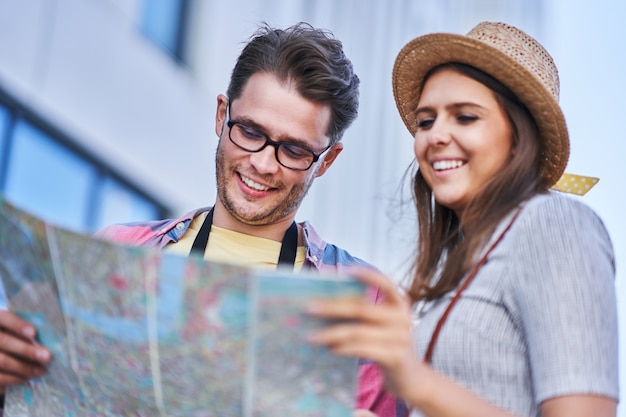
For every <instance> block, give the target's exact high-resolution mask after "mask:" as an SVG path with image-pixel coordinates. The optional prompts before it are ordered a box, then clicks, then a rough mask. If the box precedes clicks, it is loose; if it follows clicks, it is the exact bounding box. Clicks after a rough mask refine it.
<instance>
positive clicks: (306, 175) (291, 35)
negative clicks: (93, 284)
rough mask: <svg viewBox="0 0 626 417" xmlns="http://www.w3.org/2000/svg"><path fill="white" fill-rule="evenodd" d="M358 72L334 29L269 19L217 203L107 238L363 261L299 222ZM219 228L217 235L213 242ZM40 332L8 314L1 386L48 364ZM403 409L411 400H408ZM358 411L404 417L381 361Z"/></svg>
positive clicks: (225, 117) (239, 92)
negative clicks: (280, 25)
mask: <svg viewBox="0 0 626 417" xmlns="http://www.w3.org/2000/svg"><path fill="white" fill-rule="evenodd" d="M358 86H359V79H358V77H357V75H356V74H355V73H354V71H353V68H352V63H351V62H350V60H349V59H348V58H347V57H346V56H345V54H344V52H343V49H342V44H341V42H340V41H338V40H336V39H334V38H333V37H332V35H331V34H330V33H328V32H325V31H323V30H320V29H315V28H312V27H311V26H309V25H307V24H298V25H295V26H292V27H290V28H287V29H285V30H277V29H272V28H270V27H267V26H265V27H263V28H261V29H259V31H258V32H257V33H256V34H255V35H254V36H253V38H252V39H251V41H250V42H249V43H248V44H247V45H246V46H245V47H244V49H243V51H242V53H241V55H240V56H239V58H238V60H237V63H236V65H235V68H234V69H233V72H232V75H231V80H230V85H229V87H228V91H227V95H222V94H220V95H219V96H218V97H217V111H216V115H215V132H216V134H217V136H218V138H219V141H218V147H217V154H216V179H217V197H218V198H217V200H216V202H215V205H214V206H213V207H212V208H203V209H198V210H195V211H193V212H191V213H188V214H187V215H185V216H183V217H182V218H180V219H176V220H162V221H153V222H145V223H135V224H130V225H112V226H109V227H107V228H105V229H104V230H102V231H100V232H99V233H97V236H98V237H100V238H104V239H108V240H113V241H117V242H121V243H126V244H134V245H149V246H158V247H160V248H163V249H164V250H166V251H171V252H174V253H179V254H183V255H188V254H190V253H191V252H197V253H199V254H203V255H204V257H205V259H209V260H213V261H220V262H231V263H238V264H245V265H250V266H255V267H260V266H265V267H271V268H275V267H276V266H277V264H278V263H279V262H280V263H284V264H288V265H293V266H294V269H296V270H300V269H302V268H305V269H313V270H318V271H320V272H330V273H334V272H340V271H341V270H342V269H343V268H345V267H348V266H353V265H357V264H364V263H363V261H361V260H359V259H357V258H354V257H352V256H351V255H350V254H349V253H348V252H346V251H345V250H343V249H340V248H338V247H336V246H334V245H331V244H329V243H327V242H325V241H324V240H323V239H322V238H321V237H320V236H319V235H318V234H317V232H316V231H315V230H314V229H313V227H312V226H311V225H310V224H309V223H307V222H304V223H301V224H297V225H296V223H295V222H294V218H295V216H296V212H297V210H298V208H299V207H300V205H301V203H302V200H303V199H304V196H305V195H306V193H307V192H308V190H309V188H310V187H311V185H312V184H313V181H314V179H315V178H316V177H319V176H321V175H324V173H326V171H327V170H328V168H330V166H331V165H332V164H333V162H334V161H335V158H337V156H338V155H339V154H340V153H341V151H342V149H343V144H342V143H341V142H340V140H341V138H342V136H343V133H344V131H345V130H346V129H347V128H348V126H349V125H350V124H351V123H352V122H353V121H354V119H355V118H356V116H357V112H358V99H359V93H358ZM209 234H210V239H209ZM34 337H35V329H34V328H33V326H31V325H30V324H29V323H27V322H24V321H23V320H21V319H20V318H18V317H17V316H16V315H15V314H13V313H11V312H8V311H3V312H0V389H1V390H2V391H4V389H5V387H6V386H8V385H11V384H16V383H19V382H23V381H25V380H27V379H29V378H32V377H37V376H40V375H42V374H43V372H45V364H46V363H47V362H48V361H49V360H50V353H49V352H48V351H47V350H46V349H44V348H43V347H41V346H38V345H36V344H34V343H32V342H31V341H32V340H33V339H34ZM399 407H400V408H402V406H401V405H400V406H399ZM357 408H362V409H369V410H371V411H372V412H374V413H376V415H378V416H396V402H395V400H394V399H393V398H391V397H389V396H388V395H386V394H385V393H384V392H383V390H382V378H381V376H380V374H379V373H378V371H377V368H375V367H374V365H372V364H366V363H363V364H362V366H361V368H360V386H359V395H358V401H357Z"/></svg>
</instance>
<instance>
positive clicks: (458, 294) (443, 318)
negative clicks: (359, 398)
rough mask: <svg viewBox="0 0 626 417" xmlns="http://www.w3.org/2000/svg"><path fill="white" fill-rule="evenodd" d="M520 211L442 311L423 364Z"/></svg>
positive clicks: (430, 360) (409, 410) (429, 357)
mask: <svg viewBox="0 0 626 417" xmlns="http://www.w3.org/2000/svg"><path fill="white" fill-rule="evenodd" d="M520 211H521V209H519V210H517V213H515V215H514V216H513V218H512V219H511V222H510V223H509V224H508V225H507V227H506V228H505V229H504V230H503V231H502V233H500V236H498V239H496V241H495V242H493V244H492V245H491V247H490V248H489V249H488V250H487V252H485V254H484V255H483V256H482V258H480V260H479V261H478V262H477V263H476V265H474V267H473V268H472V271H471V272H470V274H469V276H468V277H467V279H466V280H465V282H463V285H461V287H459V289H458V290H457V292H456V294H455V295H454V297H453V298H452V300H451V301H450V304H448V307H447V308H446V311H444V312H443V314H442V315H441V317H440V318H439V321H438V322H437V326H435V331H434V332H433V335H432V336H431V338H430V343H428V349H426V354H425V355H424V362H426V363H427V364H430V363H432V358H433V351H434V350H435V344H436V343H437V339H438V338H439V333H440V332H441V328H442V327H443V325H444V323H445V322H446V320H447V319H448V316H449V315H450V311H452V308H453V307H454V305H455V304H456V302H457V301H459V298H461V294H462V293H463V291H465V289H466V288H467V287H468V286H469V285H470V283H471V282H472V281H473V280H474V277H475V276H476V274H477V273H478V270H479V269H480V268H481V267H482V266H483V265H484V264H485V262H487V257H488V256H489V254H490V253H491V251H492V250H494V248H495V247H496V246H498V243H500V241H502V239H503V238H504V235H505V234H506V232H508V231H509V229H510V228H511V226H513V222H515V219H517V216H518V215H519V214H520ZM412 411H413V409H412V408H409V409H408V411H407V414H406V416H407V417H409V416H410V415H411V412H412Z"/></svg>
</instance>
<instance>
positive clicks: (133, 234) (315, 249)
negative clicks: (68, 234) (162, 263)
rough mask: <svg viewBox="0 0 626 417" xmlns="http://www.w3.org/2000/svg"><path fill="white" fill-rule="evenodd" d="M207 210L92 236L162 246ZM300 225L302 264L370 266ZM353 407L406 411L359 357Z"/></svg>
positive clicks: (385, 415) (381, 415)
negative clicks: (304, 254) (356, 387)
mask: <svg viewBox="0 0 626 417" xmlns="http://www.w3.org/2000/svg"><path fill="white" fill-rule="evenodd" d="M208 210H210V207H205V208H201V209H198V210H194V211H191V212H189V213H187V214H185V215H184V216H182V217H180V218H178V219H175V220H172V219H166V220H156V221H149V222H137V223H128V224H115V225H111V226H108V227H106V228H104V229H102V230H101V231H99V232H98V233H96V234H95V237H97V238H100V239H105V240H109V241H113V242H118V243H123V244H130V245H137V246H156V247H159V248H164V247H165V246H166V245H168V244H170V243H175V242H178V240H179V239H180V238H181V237H182V236H183V235H184V234H185V233H186V232H187V230H188V229H189V225H190V224H191V221H192V220H193V219H194V218H195V217H197V216H199V215H200V214H202V213H204V212H206V211H208ZM300 225H301V226H302V230H303V236H304V246H305V248H306V251H305V252H306V258H305V261H304V266H303V268H306V269H314V270H317V271H319V272H323V273H340V272H342V271H344V270H345V268H346V267H350V266H355V265H361V266H365V267H370V268H372V266H371V265H369V264H367V263H366V262H364V261H363V260H361V259H359V258H355V257H353V256H352V255H350V254H349V253H348V252H347V251H345V250H343V249H341V248H338V247H337V246H335V245H332V244H330V243H327V242H326V241H324V240H323V239H322V238H321V237H320V236H319V235H318V234H317V232H316V231H315V229H314V228H313V226H311V224H310V223H308V222H303V223H301V224H300ZM371 296H372V298H374V299H375V300H378V296H377V293H376V291H371ZM356 408H358V409H361V408H362V409H367V410H370V411H372V412H373V413H374V414H376V415H377V416H378V417H405V416H406V415H407V409H406V406H405V404H404V403H403V402H402V401H396V400H395V398H394V397H392V396H391V395H389V394H388V393H386V392H385V391H384V390H383V377H382V374H381V373H380V370H379V369H378V367H377V366H376V365H375V364H373V363H371V362H368V361H361V362H360V365H359V387H358V394H357V403H356ZM0 417H1V416H0Z"/></svg>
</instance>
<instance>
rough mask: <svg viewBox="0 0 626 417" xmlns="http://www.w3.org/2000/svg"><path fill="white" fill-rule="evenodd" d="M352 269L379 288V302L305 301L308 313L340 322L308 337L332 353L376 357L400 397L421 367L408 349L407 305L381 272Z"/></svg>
mask: <svg viewBox="0 0 626 417" xmlns="http://www.w3.org/2000/svg"><path fill="white" fill-rule="evenodd" d="M352 272H353V273H354V275H355V276H356V277H357V278H358V279H359V280H360V281H362V282H364V283H365V284H366V285H369V286H371V287H374V288H378V289H379V291H380V292H381V294H382V295H383V299H384V301H383V302H382V303H381V304H374V302H372V301H368V300H364V299H353V298H346V299H336V300H328V301H316V302H315V303H313V304H311V305H310V306H309V310H308V311H309V313H310V314H312V315H314V316H317V317H322V318H326V319H339V320H342V322H341V323H339V324H335V325H331V326H329V327H327V328H325V329H323V330H321V331H318V332H316V333H314V334H312V335H310V337H309V340H310V341H311V342H312V343H316V344H320V345H325V346H327V347H328V348H329V350H331V351H332V352H333V353H335V354H337V355H343V356H356V357H359V358H364V359H369V360H372V361H374V362H376V363H377V364H378V365H379V366H380V367H381V369H382V370H383V372H384V374H385V381H386V385H387V388H388V389H389V390H390V391H392V392H393V393H394V394H395V395H397V396H399V397H401V398H404V397H405V395H406V394H408V390H409V389H411V387H413V388H414V387H415V384H416V382H417V381H416V380H417V378H418V375H419V373H420V372H419V369H420V368H421V367H423V366H424V365H423V364H422V363H421V361H419V359H418V358H417V357H416V356H415V353H414V350H413V337H412V331H411V327H412V321H411V313H410V304H409V302H408V300H407V299H406V298H405V297H404V296H403V295H401V294H400V293H399V292H398V289H397V286H396V284H395V283H394V282H392V281H391V280H390V279H388V278H387V277H385V276H384V275H382V274H380V273H378V272H375V271H372V270H368V269H361V268H359V269H354V270H353V271H352Z"/></svg>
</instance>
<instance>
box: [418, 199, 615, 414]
mask: <svg viewBox="0 0 626 417" xmlns="http://www.w3.org/2000/svg"><path fill="white" fill-rule="evenodd" d="M510 218H511V217H509V218H508V219H505V220H504V221H503V222H502V224H501V225H500V226H499V228H498V230H496V232H495V233H494V237H493V239H494V240H495V238H497V236H499V234H500V233H501V231H502V230H503V229H504V228H505V227H506V225H507V224H508V223H509V222H510ZM455 292H456V291H453V292H451V293H449V294H446V295H445V296H444V297H442V298H441V299H438V300H436V301H434V302H432V303H429V304H428V305H426V306H425V308H424V309H423V310H422V312H421V314H420V317H419V319H418V324H417V327H416V332H415V337H416V346H417V349H418V354H419V356H420V357H423V356H424V353H425V351H426V348H427V346H428V343H429V341H430V337H431V335H432V333H433V331H434V328H435V325H436V323H437V321H438V320H439V318H440V316H441V315H442V314H443V311H444V310H445V308H446V307H447V305H448V304H449V302H450V300H451V298H452V297H453V295H454V293H455ZM617 332H618V330H617V306H616V294H615V260H614V254H613V247H612V244H611V240H610V238H609V235H608V233H607V231H606V229H605V227H604V225H603V223H602V221H601V220H600V218H599V217H598V216H597V215H596V214H595V213H594V212H593V211H592V210H591V209H590V208H589V207H587V206H586V205H584V204H583V203H582V202H580V201H578V200H575V199H574V198H572V197H569V196H564V195H561V194H560V193H556V192H550V193H549V194H547V195H540V196H537V197H534V198H532V199H531V200H529V201H528V202H527V203H526V204H525V205H524V207H523V208H522V211H521V213H520V215H519V217H518V218H517V220H516V221H515V223H514V224H513V226H512V227H511V229H510V230H509V231H508V233H507V234H506V236H505V237H504V239H503V240H502V241H501V242H500V244H499V245H498V246H497V247H496V248H495V249H494V250H493V252H492V253H491V254H490V255H489V257H488V261H487V263H486V264H485V265H484V266H483V267H482V268H481V269H480V270H479V272H478V274H477V275H476V277H475V279H474V281H473V282H472V283H471V284H470V285H469V287H468V288H467V289H466V290H465V292H464V293H463V295H462V296H461V299H460V300H459V301H458V303H457V304H456V306H455V307H454V308H453V309H452V311H451V313H450V316H449V317H448V319H447V321H446V323H445V324H444V326H443V328H442V330H441V333H440V335H439V339H438V341H437V344H436V347H435V349H434V354H433V361H432V365H433V368H434V369H435V370H437V371H438V372H441V373H442V374H444V375H446V376H448V377H449V378H451V379H452V380H454V381H456V382H458V383H459V384H461V385H462V386H465V387H466V388H468V389H469V390H471V391H473V392H474V393H476V394H477V395H478V396H480V397H482V398H485V399H486V400H488V401H490V402H492V403H493V404H495V405H497V406H499V407H501V408H504V409H506V410H509V411H510V412H512V413H514V414H516V415H519V416H539V415H540V413H539V407H540V403H541V402H542V401H544V400H546V399H549V398H552V397H555V396H560V395H568V394H599V395H604V396H608V397H611V398H616V399H617V398H618V392H619V389H618V341H617V340H618V337H617ZM414 415H420V414H419V413H415V414H414Z"/></svg>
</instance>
